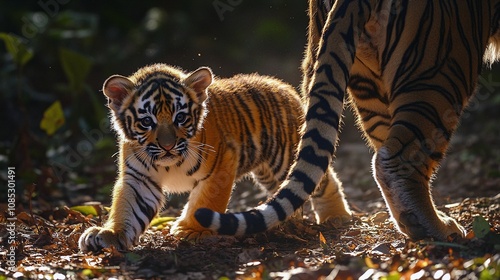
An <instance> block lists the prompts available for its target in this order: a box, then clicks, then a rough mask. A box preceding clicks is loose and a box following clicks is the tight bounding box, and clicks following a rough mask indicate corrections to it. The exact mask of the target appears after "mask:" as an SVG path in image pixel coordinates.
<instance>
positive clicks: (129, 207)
mask: <svg viewBox="0 0 500 280" xmlns="http://www.w3.org/2000/svg"><path fill="white" fill-rule="evenodd" d="M212 79H213V78H212V73H211V71H210V70H209V69H208V68H200V69H198V70H197V71H194V72H193V73H190V74H185V73H183V72H181V71H180V70H178V69H176V68H173V67H170V66H168V65H164V64H156V65H152V66H148V67H144V68H141V69H139V70H138V71H137V72H136V73H135V74H133V75H132V76H131V77H129V78H127V77H123V76H116V75H115V76H111V77H110V78H109V79H108V80H106V82H105V83H104V86H103V92H104V94H105V95H106V96H107V98H108V100H109V107H110V109H111V113H112V116H111V122H112V123H113V124H114V127H115V130H116V131H117V132H118V134H119V147H120V152H119V154H120V156H119V159H118V163H119V174H118V176H117V181H116V183H115V186H114V190H113V201H112V206H111V212H110V216H109V218H108V220H107V222H106V223H105V225H104V226H103V227H91V228H89V229H87V230H86V231H85V232H84V233H83V234H82V236H81V237H80V240H79V246H80V249H81V250H82V251H89V250H92V251H95V250H99V249H100V248H103V247H108V246H110V245H113V246H115V247H116V248H118V249H122V250H123V249H129V248H130V247H131V246H133V245H134V244H136V242H137V240H138V238H139V236H140V235H141V234H142V233H143V232H144V231H145V230H146V228H147V227H148V225H149V223H150V221H151V219H153V217H154V216H155V215H156V214H157V213H158V211H159V210H160V209H161V207H162V206H163V204H164V200H165V196H164V193H165V192H166V193H180V192H190V196H189V201H188V203H187V204H186V206H185V207H184V210H183V212H182V214H181V216H180V218H179V219H178V220H177V221H176V223H175V224H174V226H173V227H172V230H171V232H172V233H173V234H174V235H176V236H179V237H186V238H189V239H196V238H198V237H200V236H204V235H210V234H212V232H211V231H210V230H207V229H206V228H203V227H201V226H200V225H199V224H198V222H196V220H195V218H194V212H195V211H196V209H198V208H200V207H207V208H210V209H212V210H214V211H220V212H223V211H225V210H226V207H227V204H228V201H229V197H230V194H231V190H232V187H233V184H234V181H235V180H237V179H239V178H241V177H242V176H243V175H245V174H248V173H251V174H252V175H253V177H254V178H255V180H256V181H257V182H258V183H260V184H261V185H262V186H263V187H265V188H267V190H268V191H270V192H273V191H274V190H275V189H276V188H277V187H278V186H279V185H280V183H281V182H282V181H283V180H284V179H285V178H286V175H287V173H288V170H289V168H290V166H291V165H292V162H293V160H294V159H295V156H296V148H297V146H298V142H299V139H300V129H301V127H302V124H303V115H304V110H303V104H302V100H301V97H300V95H299V94H298V93H297V92H296V91H295V90H294V89H293V87H291V86H290V85H288V84H285V83H284V82H282V81H280V80H277V79H274V78H271V77H266V76H259V75H255V74H253V75H237V76H234V77H232V78H229V79H214V80H213V83H212ZM333 175H334V174H332V173H328V174H327V175H326V176H324V179H323V180H322V182H321V185H320V187H319V188H318V192H316V195H315V198H314V199H313V206H314V207H315V213H316V217H317V219H318V221H323V220H325V219H327V218H329V217H336V218H341V219H346V218H349V217H350V215H351V213H350V211H349V209H348V207H347V204H346V202H345V200H344V198H343V194H342V191H338V188H339V187H340V185H338V183H337V182H338V181H337V180H336V178H334V177H333Z"/></svg>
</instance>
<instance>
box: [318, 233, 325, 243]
mask: <svg viewBox="0 0 500 280" xmlns="http://www.w3.org/2000/svg"><path fill="white" fill-rule="evenodd" d="M319 242H320V243H321V244H326V239H325V237H324V236H323V233H321V231H320V232H319Z"/></svg>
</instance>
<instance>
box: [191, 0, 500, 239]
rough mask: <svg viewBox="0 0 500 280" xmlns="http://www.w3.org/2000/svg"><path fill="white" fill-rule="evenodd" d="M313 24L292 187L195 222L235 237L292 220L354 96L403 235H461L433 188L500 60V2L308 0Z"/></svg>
mask: <svg viewBox="0 0 500 280" xmlns="http://www.w3.org/2000/svg"><path fill="white" fill-rule="evenodd" d="M309 16H310V22H309V34H308V45H307V48H306V56H305V60H304V62H303V72H304V79H303V84H302V90H303V92H305V93H307V94H308V109H307V113H306V127H305V133H304V135H303V137H302V140H301V145H300V147H299V154H298V159H297V162H296V164H295V165H294V166H293V167H292V169H291V171H290V175H289V178H288V180H287V181H286V182H285V183H284V184H283V186H282V187H281V188H280V190H279V191H278V192H277V193H276V195H275V196H274V197H273V198H271V199H270V200H269V201H268V202H267V203H266V204H263V205H261V206H259V207H258V209H254V210H251V211H249V212H244V213H239V214H236V216H232V215H233V214H231V213H227V214H220V213H214V212H212V211H209V210H207V209H199V210H198V211H197V212H196V213H195V217H196V218H197V220H198V221H200V223H201V224H202V225H204V226H206V227H208V228H210V229H212V230H214V231H219V232H224V233H233V234H234V233H238V232H241V229H240V228H249V227H248V223H260V224H265V225H266V226H265V227H262V228H269V227H272V226H274V225H276V224H277V223H279V222H280V221H282V220H284V219H286V218H287V217H288V216H290V215H291V214H292V213H293V212H294V211H295V210H296V209H298V208H299V207H300V206H301V205H302V204H303V202H304V201H305V200H307V199H308V195H309V194H310V193H311V192H312V191H314V187H315V186H316V183H317V182H318V181H319V180H320V178H321V177H322V176H323V173H324V171H325V170H327V168H328V167H329V166H330V164H331V161H332V155H333V154H334V152H335V145H336V141H337V138H338V128H339V123H340V119H341V115H342V110H343V107H344V100H345V98H344V97H345V93H346V90H348V92H349V94H348V98H349V101H350V104H351V105H352V107H353V108H354V110H355V112H356V113H357V116H358V124H359V127H360V128H361V129H362V130H363V131H364V135H365V136H366V138H367V140H368V143H369V144H370V146H371V147H372V148H373V149H374V150H375V155H374V157H373V174H374V177H375V179H376V181H377V183H378V185H379V188H380V190H381V192H382V194H383V197H384V199H385V201H386V203H387V206H388V208H389V210H390V212H391V215H392V217H393V218H394V220H395V222H396V225H397V226H398V228H399V229H400V230H401V231H402V232H403V233H405V234H407V235H408V236H409V237H410V238H412V239H421V238H425V237H434V238H437V239H441V240H443V239H446V238H447V236H449V235H450V234H452V233H458V234H463V228H462V227H461V226H460V225H459V224H458V223H457V222H456V221H455V220H454V219H452V218H450V217H447V216H446V215H444V214H443V213H441V212H439V211H437V210H436V208H435V205H434V203H433V201H432V198H431V195H430V182H431V179H432V176H433V174H434V172H435V171H436V169H437V167H438V164H439V162H440V161H441V159H442V158H443V157H444V154H445V152H446V149H447V146H448V143H449V140H450V137H451V136H452V134H453V132H454V131H455V129H456V127H457V125H458V122H459V118H460V116H461V113H462V112H463V110H464V108H465V107H466V106H467V103H468V100H469V99H470V98H471V96H472V95H473V93H474V89H475V87H476V83H477V77H478V75H479V73H480V71H481V68H482V65H483V61H485V62H487V63H493V62H495V61H496V60H498V59H499V57H500V32H499V24H500V1H498V0H490V1H486V0H467V1H465V0H464V1H455V0H453V1H451V0H450V1H449V0H444V1H434V0H418V1H397V0H382V1H375V0H371V1H369V0H358V1H350V0H337V1H323V0H311V1H310V6H309ZM285 193H286V194H288V195H287V196H285V195H284V194H285ZM278 213H280V214H278ZM226 220H232V221H233V220H235V221H237V222H234V221H233V222H232V223H231V224H228V223H224V221H226ZM253 228H256V227H253ZM246 233H254V231H251V230H247V231H246Z"/></svg>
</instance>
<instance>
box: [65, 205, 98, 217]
mask: <svg viewBox="0 0 500 280" xmlns="http://www.w3.org/2000/svg"><path fill="white" fill-rule="evenodd" d="M71 210H75V211H77V212H80V213H82V214H83V215H85V216H87V215H93V216H97V215H98V214H97V210H96V209H95V207H94V206H92V205H79V206H73V207H71Z"/></svg>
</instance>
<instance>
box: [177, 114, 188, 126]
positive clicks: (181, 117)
mask: <svg viewBox="0 0 500 280" xmlns="http://www.w3.org/2000/svg"><path fill="white" fill-rule="evenodd" d="M186 119H187V114H186V113H177V115H176V116H175V121H176V122H177V123H178V124H183V123H184V122H185V121H186Z"/></svg>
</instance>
